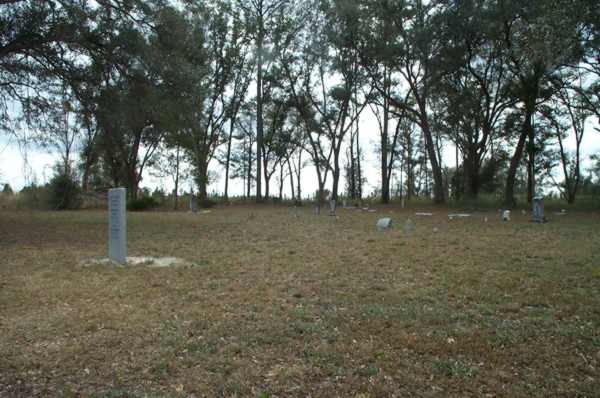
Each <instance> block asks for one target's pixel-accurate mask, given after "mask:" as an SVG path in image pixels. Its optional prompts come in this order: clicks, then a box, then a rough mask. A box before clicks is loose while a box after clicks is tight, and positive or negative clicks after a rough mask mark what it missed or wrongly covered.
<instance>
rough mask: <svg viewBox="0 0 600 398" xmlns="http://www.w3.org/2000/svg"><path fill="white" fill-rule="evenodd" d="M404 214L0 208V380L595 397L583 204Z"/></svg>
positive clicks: (597, 324) (135, 388)
mask: <svg viewBox="0 0 600 398" xmlns="http://www.w3.org/2000/svg"><path fill="white" fill-rule="evenodd" d="M415 211H418V210H415V209H412V210H410V211H409V210H400V209H397V208H380V209H378V211H377V212H374V213H371V212H365V211H357V210H350V209H339V210H338V216H339V217H338V218H337V219H336V218H333V217H329V216H327V215H326V214H322V215H321V216H315V215H313V214H312V208H310V207H309V206H306V207H304V208H301V209H300V210H299V214H298V215H297V216H296V215H295V214H294V211H293V210H292V209H290V208H286V207H272V206H260V207H251V206H231V207H226V206H222V207H217V208H214V209H212V211H211V212H209V213H204V214H201V213H198V214H196V215H192V214H189V213H168V212H165V213H128V215H127V217H128V220H127V221H128V251H129V255H130V256H158V257H164V256H175V257H179V258H182V259H184V260H186V261H187V262H189V265H188V266H186V267H177V268H149V267H145V266H136V267H129V268H118V267H109V266H106V265H93V266H88V267H84V266H82V261H84V260H86V259H90V258H101V257H106V252H107V213H106V212H102V211H81V212H0V397H15V396H16V397H20V396H22V397H31V396H84V397H87V396H96V397H145V396H148V397H162V396H165V397H190V396H195V397H203V396H207V397H213V396H226V397H235V396H238V397H305V396H313V397H335V396H341V397H362V398H365V397H388V396H423V397H429V396H439V397H445V396H461V397H464V396H477V397H481V396H490V397H492V396H504V397H530V396H539V397H547V396H582V397H584V396H588V397H591V396H598V392H599V391H600V249H599V248H600V214H598V213H580V214H575V213H573V214H571V213H569V214H567V215H563V216H555V215H553V214H552V213H550V214H548V216H549V218H550V219H551V222H550V223H548V224H544V225H539V224H533V223H530V222H528V219H529V217H528V216H524V215H521V214H520V213H519V214H513V216H512V220H511V221H510V222H506V223H505V222H502V221H501V220H500V215H499V214H498V213H496V212H490V213H474V214H473V215H472V216H471V217H469V218H464V219H459V220H453V221H449V220H448V217H447V214H448V212H449V210H446V209H439V208H433V209H425V211H431V212H433V213H434V215H433V216H432V217H415V215H414V213H415ZM323 213H325V211H323ZM385 216H390V217H392V218H393V220H394V222H395V224H394V227H393V228H392V229H391V230H387V231H383V232H382V231H377V230H376V229H375V223H376V221H377V219H378V218H380V217H385ZM408 217H410V218H411V219H412V220H413V222H414V227H415V228H414V230H413V231H412V232H410V233H409V234H406V233H405V232H404V231H403V223H404V221H405V220H406V219H407V218H408ZM484 217H488V219H489V220H488V222H484V220H483V218H484Z"/></svg>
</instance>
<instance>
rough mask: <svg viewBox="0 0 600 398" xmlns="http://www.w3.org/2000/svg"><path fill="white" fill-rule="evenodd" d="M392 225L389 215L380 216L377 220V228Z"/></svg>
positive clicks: (380, 228)
mask: <svg viewBox="0 0 600 398" xmlns="http://www.w3.org/2000/svg"><path fill="white" fill-rule="evenodd" d="M391 226H392V219H391V218H389V217H385V218H380V219H379V220H377V229H379V230H383V229H388V228H390V227H391Z"/></svg>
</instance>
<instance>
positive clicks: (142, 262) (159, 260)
mask: <svg viewBox="0 0 600 398" xmlns="http://www.w3.org/2000/svg"><path fill="white" fill-rule="evenodd" d="M80 265H81V266H82V267H92V266H95V265H108V266H119V267H123V266H127V267H129V266H143V267H149V268H169V267H173V268H178V267H179V268H181V267H183V268H191V267H194V266H195V265H194V264H193V263H190V262H189V261H186V260H183V259H181V258H178V257H127V258H126V262H125V264H121V263H118V262H116V261H112V260H111V259H110V258H100V259H97V258H96V259H94V258H92V259H86V260H83V261H81V263H80Z"/></svg>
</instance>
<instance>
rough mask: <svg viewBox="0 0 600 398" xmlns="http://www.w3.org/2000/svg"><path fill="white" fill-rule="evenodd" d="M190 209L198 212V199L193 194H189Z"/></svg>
mask: <svg viewBox="0 0 600 398" xmlns="http://www.w3.org/2000/svg"><path fill="white" fill-rule="evenodd" d="M190 211H191V212H192V213H198V199H197V198H196V197H195V196H194V195H191V196H190Z"/></svg>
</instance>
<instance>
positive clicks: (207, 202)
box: [198, 198, 217, 209]
mask: <svg viewBox="0 0 600 398" xmlns="http://www.w3.org/2000/svg"><path fill="white" fill-rule="evenodd" d="M216 204H217V202H216V201H214V200H212V199H209V198H205V199H202V200H200V202H199V203H198V206H199V207H201V208H203V209H209V208H211V207H214V206H215V205H216Z"/></svg>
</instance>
